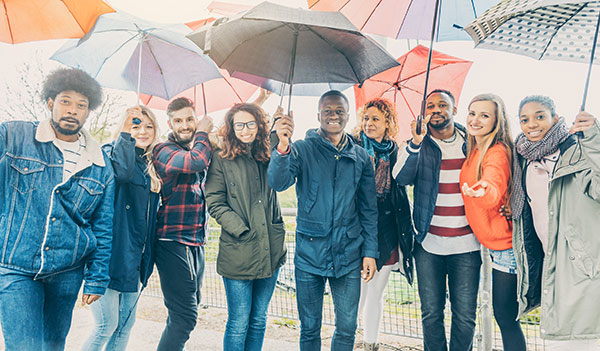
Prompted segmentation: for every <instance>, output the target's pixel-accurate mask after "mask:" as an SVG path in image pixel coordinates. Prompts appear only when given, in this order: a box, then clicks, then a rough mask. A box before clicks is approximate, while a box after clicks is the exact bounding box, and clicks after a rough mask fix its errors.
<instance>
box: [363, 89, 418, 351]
mask: <svg viewBox="0 0 600 351" xmlns="http://www.w3.org/2000/svg"><path fill="white" fill-rule="evenodd" d="M397 134H398V118H397V116H396V110H395V109H394V106H393V105H392V104H391V103H390V102H389V101H388V100H386V99H373V100H371V101H369V102H367V103H366V104H365V105H364V106H363V107H362V108H361V109H360V111H359V112H358V125H357V127H356V129H355V130H354V133H353V138H354V139H355V140H356V141H357V144H358V145H361V146H362V147H363V148H364V149H366V150H367V152H368V154H369V155H370V157H371V161H372V163H373V168H374V169H375V185H376V189H377V194H376V196H377V210H378V218H377V220H378V222H377V241H378V247H379V258H378V259H377V260H376V263H377V272H375V275H374V276H373V279H371V280H370V281H369V282H364V281H362V283H361V294H360V302H359V305H358V306H359V307H358V308H359V312H361V313H362V321H363V323H362V324H363V331H364V336H363V343H364V349H365V350H377V349H378V344H377V338H378V333H379V323H380V322H381V314H382V312H383V294H384V291H385V287H386V286H387V282H388V279H389V276H390V272H391V271H392V269H393V268H394V267H398V268H399V269H400V271H401V272H402V273H403V274H404V275H405V277H406V279H407V280H408V282H409V283H411V284H412V276H413V259H412V247H413V237H414V232H413V226H412V219H411V214H410V204H409V201H408V197H407V195H406V189H405V187H404V186H401V185H399V184H397V183H396V181H395V180H394V178H393V177H392V166H393V165H394V164H395V163H396V158H397V154H398V145H397V144H396V142H395V141H394V138H395V136H396V135H397ZM398 248H400V250H398Z"/></svg>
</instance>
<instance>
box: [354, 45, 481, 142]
mask: <svg viewBox="0 0 600 351" xmlns="http://www.w3.org/2000/svg"><path fill="white" fill-rule="evenodd" d="M428 55H429V49H428V48H426V47H424V46H422V45H419V46H417V47H416V48H414V49H412V50H411V51H409V52H407V53H406V54H404V55H403V56H401V57H400V58H398V62H399V63H400V66H398V67H394V68H391V69H388V70H387V71H383V72H381V73H379V74H377V75H375V76H373V77H371V78H369V79H368V80H366V81H365V82H364V83H363V85H362V87H359V86H358V85H355V86H354V94H355V96H356V99H355V100H356V108H357V109H358V108H360V107H362V106H363V105H364V104H365V103H366V102H367V101H369V100H371V99H374V98H379V97H383V98H386V99H388V100H390V101H392V103H394V105H395V106H396V112H397V113H398V122H399V124H400V132H399V133H398V140H407V139H409V138H410V136H411V134H410V128H409V125H410V122H411V121H412V120H414V119H416V118H417V115H418V114H419V113H420V109H421V100H422V99H423V87H424V86H425V79H426V72H427V58H428ZM472 64H473V62H471V61H467V60H463V59H461V58H458V57H453V56H449V55H446V54H444V53H441V52H439V51H435V50H433V52H432V55H431V68H430V73H429V87H428V89H427V92H428V93H429V92H430V91H432V90H434V89H446V90H450V91H451V92H452V94H454V96H455V97H456V104H458V98H459V97H460V93H461V91H462V87H463V83H464V81H465V78H466V77H467V73H468V72H469V69H470V68H471V65H472Z"/></svg>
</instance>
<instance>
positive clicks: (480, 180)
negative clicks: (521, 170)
mask: <svg viewBox="0 0 600 351" xmlns="http://www.w3.org/2000/svg"><path fill="white" fill-rule="evenodd" d="M466 127H467V159H466V160H465V162H464V163H463V166H462V169H461V171H460V177H459V179H460V184H462V195H463V200H464V203H465V215H466V216H467V220H468V222H469V226H470V227H471V229H472V230H473V233H474V234H475V236H476V237H477V239H478V240H479V242H480V243H481V244H482V245H483V246H485V247H486V248H488V249H489V252H490V256H491V258H492V300H493V307H494V317H495V318H496V322H497V323H498V325H499V326H500V332H501V333H502V343H503V345H504V350H507V351H514V350H518V351H525V348H526V343H525V336H524V335H523V331H522V330H521V325H520V323H519V321H518V319H517V314H518V302H517V264H516V261H515V255H514V252H513V248H512V223H511V222H510V221H509V220H507V219H506V218H505V217H504V216H502V214H501V213H500V209H501V207H503V206H507V205H508V204H509V202H510V189H511V164H512V149H513V142H512V137H511V134H510V127H509V124H508V120H507V118H506V108H505V105H504V102H503V101H502V99H501V98H500V97H499V96H497V95H494V94H481V95H477V96H475V97H474V98H473V99H472V100H471V102H470V103H469V111H468V115H467V126H466Z"/></svg>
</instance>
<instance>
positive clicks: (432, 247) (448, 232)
mask: <svg viewBox="0 0 600 351" xmlns="http://www.w3.org/2000/svg"><path fill="white" fill-rule="evenodd" d="M432 140H434V141H435V142H436V143H437V145H438V146H439V147H440V150H441V151H442V165H441V167H440V179H439V188H438V196H437V199H436V203H435V210H434V213H433V218H432V219H431V225H430V226H429V231H428V233H427V235H426V236H425V239H424V240H423V243H422V245H423V248H424V249H425V250H426V251H427V252H429V253H432V254H436V255H453V254H461V253H466V252H472V251H477V250H479V248H480V245H479V242H478V241H477V238H476V237H475V235H474V234H473V231H472V230H471V228H470V227H469V223H468V222H467V217H466V216H465V204H464V202H463V198H462V195H461V191H460V184H459V175H460V169H461V167H462V165H463V163H464V162H465V155H464V153H463V150H462V146H463V144H464V139H463V137H462V136H461V135H460V133H457V134H456V139H455V140H454V141H452V142H450V143H447V142H445V141H441V140H439V139H436V138H432Z"/></svg>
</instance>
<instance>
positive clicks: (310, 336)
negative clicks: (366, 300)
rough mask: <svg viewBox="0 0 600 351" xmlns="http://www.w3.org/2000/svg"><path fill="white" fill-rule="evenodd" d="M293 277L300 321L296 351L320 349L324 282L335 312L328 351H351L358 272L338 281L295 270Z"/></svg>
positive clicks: (356, 301)
mask: <svg viewBox="0 0 600 351" xmlns="http://www.w3.org/2000/svg"><path fill="white" fill-rule="evenodd" d="M295 275H296V302H297V303H298V315H299V317H300V350H302V351H315V350H320V349H321V321H322V319H323V293H324V292H325V282H326V281H327V280H329V287H330V289H331V294H332V297H333V309H334V312H335V331H334V332H333V339H332V340H331V350H333V351H343V350H346V351H352V350H353V349H354V335H355V333H356V326H357V321H356V319H357V315H358V301H359V299H360V269H357V270H356V271H352V272H350V273H348V274H346V275H344V276H342V277H339V278H333V277H324V276H320V275H316V274H312V273H308V272H305V271H301V270H299V269H298V268H296V269H295Z"/></svg>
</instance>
